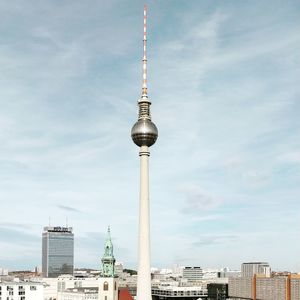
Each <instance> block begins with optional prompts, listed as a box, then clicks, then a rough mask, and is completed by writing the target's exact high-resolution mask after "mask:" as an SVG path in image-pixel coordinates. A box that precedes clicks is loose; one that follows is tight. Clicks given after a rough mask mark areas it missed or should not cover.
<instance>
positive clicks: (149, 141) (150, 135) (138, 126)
mask: <svg viewBox="0 0 300 300" xmlns="http://www.w3.org/2000/svg"><path fill="white" fill-rule="evenodd" d="M143 46H144V48H143V85H142V95H141V98H140V99H139V100H138V107H139V116H138V121H137V122H136V123H135V124H134V125H133V127H132V129H131V138H132V140H133V142H134V143H135V144H136V145H137V146H139V147H140V152H139V155H140V209H139V251H138V253H139V254H138V255H139V263H138V280H137V300H151V299H152V297H151V270H150V211H149V156H150V152H149V147H150V146H152V145H153V144H154V143H155V142H156V139H157V136H158V131H157V128H156V126H155V124H154V123H153V122H152V121H151V115H150V105H151V102H150V101H149V99H148V92H147V52H146V50H147V6H146V5H145V6H144V38H143Z"/></svg>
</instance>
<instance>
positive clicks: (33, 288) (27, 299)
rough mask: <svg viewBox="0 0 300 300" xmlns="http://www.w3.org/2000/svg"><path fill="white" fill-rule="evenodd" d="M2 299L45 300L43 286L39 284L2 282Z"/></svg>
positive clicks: (0, 285)
mask: <svg viewBox="0 0 300 300" xmlns="http://www.w3.org/2000/svg"><path fill="white" fill-rule="evenodd" d="M0 299H3V300H43V299H44V298H43V284H42V283H37V282H22V281H20V282H14V281H11V282H0Z"/></svg>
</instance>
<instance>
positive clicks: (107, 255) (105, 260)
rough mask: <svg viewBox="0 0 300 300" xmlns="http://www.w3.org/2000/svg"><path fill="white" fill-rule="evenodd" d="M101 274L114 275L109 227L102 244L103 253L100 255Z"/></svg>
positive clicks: (113, 259) (113, 258)
mask: <svg viewBox="0 0 300 300" xmlns="http://www.w3.org/2000/svg"><path fill="white" fill-rule="evenodd" d="M101 261H102V276H103V277H115V262H116V260H115V257H114V248H113V244H112V241H111V236H110V228H109V226H108V229H107V237H106V241H105V245H104V255H103V257H102V260H101Z"/></svg>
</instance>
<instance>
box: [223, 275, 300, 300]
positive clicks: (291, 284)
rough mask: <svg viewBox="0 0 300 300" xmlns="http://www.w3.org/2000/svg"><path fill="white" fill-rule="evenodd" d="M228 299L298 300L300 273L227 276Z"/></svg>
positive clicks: (299, 296)
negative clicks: (267, 275) (268, 275)
mask: <svg viewBox="0 0 300 300" xmlns="http://www.w3.org/2000/svg"><path fill="white" fill-rule="evenodd" d="M228 295H229V299H246V300H256V299H259V300H300V275H287V276H274V277H265V276H264V275H254V276H253V278H250V277H241V278H229V284H228Z"/></svg>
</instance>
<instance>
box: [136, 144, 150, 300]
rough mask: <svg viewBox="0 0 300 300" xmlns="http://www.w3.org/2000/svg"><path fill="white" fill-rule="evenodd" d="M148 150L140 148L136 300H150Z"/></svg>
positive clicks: (145, 147)
mask: <svg viewBox="0 0 300 300" xmlns="http://www.w3.org/2000/svg"><path fill="white" fill-rule="evenodd" d="M149 156H150V152H149V148H148V147H147V146H142V147H141V148H140V164H141V165H140V168H141V169H140V180H141V182H140V210H139V264H138V280H137V300H151V299H152V298H151V270H150V203H149Z"/></svg>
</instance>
